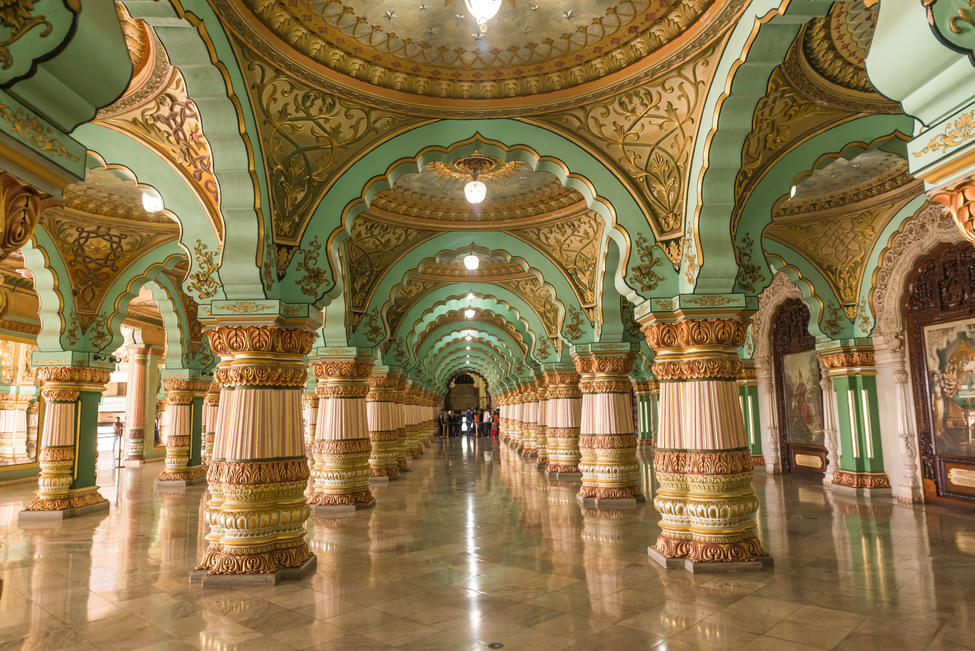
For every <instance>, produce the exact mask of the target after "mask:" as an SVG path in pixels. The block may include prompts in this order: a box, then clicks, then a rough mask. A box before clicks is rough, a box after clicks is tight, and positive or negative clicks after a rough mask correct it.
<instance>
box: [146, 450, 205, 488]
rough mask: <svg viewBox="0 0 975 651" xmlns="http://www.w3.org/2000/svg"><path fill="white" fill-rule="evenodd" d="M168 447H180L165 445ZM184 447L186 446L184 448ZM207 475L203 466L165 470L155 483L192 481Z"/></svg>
mask: <svg viewBox="0 0 975 651" xmlns="http://www.w3.org/2000/svg"><path fill="white" fill-rule="evenodd" d="M166 447H167V448H168V447H180V446H173V445H167V446H166ZM184 447H186V446H184ZM206 474H207V469H206V468H205V467H204V466H194V467H193V468H183V469H169V468H167V469H165V470H163V471H162V472H160V473H159V476H158V477H156V480H157V481H192V480H194V479H197V478H199V477H203V476H205V475H206Z"/></svg>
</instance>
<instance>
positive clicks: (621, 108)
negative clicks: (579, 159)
mask: <svg viewBox="0 0 975 651" xmlns="http://www.w3.org/2000/svg"><path fill="white" fill-rule="evenodd" d="M717 60H718V57H717V56H716V54H715V46H714V45H712V46H710V47H708V48H706V49H704V50H702V51H701V52H699V53H698V54H697V55H695V56H694V57H692V58H689V59H687V60H686V61H685V62H683V63H682V64H681V65H679V66H677V67H675V68H673V69H671V70H670V71H669V72H668V73H666V74H663V75H661V76H659V77H658V78H657V79H655V80H654V81H652V82H650V83H648V84H646V85H644V86H641V87H639V88H635V89H633V90H630V91H627V92H624V93H621V94H619V95H617V96H615V97H613V98H611V99H608V100H603V101H600V102H595V103H591V104H588V105H586V106H583V107H579V108H574V109H569V110H567V111H564V112H562V113H558V114H555V115H554V116H552V117H548V116H546V117H544V118H542V119H540V120H539V121H541V122H544V123H545V124H547V125H549V126H550V127H553V128H555V129H557V130H559V131H562V132H566V131H567V132H569V133H571V134H573V135H574V136H575V137H578V138H580V139H583V140H584V141H586V142H587V143H588V144H589V145H590V146H592V147H595V148H597V149H598V150H599V151H600V152H602V153H604V154H606V155H607V156H609V157H610V158H611V159H612V161H613V162H614V163H615V164H616V165H617V166H618V168H619V169H620V170H621V172H622V175H623V176H624V178H625V180H626V181H628V182H629V184H630V185H632V186H633V187H635V188H638V198H639V199H640V202H641V203H642V207H643V209H644V213H645V214H646V215H647V218H648V219H649V221H650V223H651V225H652V227H653V230H654V234H655V236H656V238H657V239H663V238H664V237H665V236H675V235H680V233H681V229H682V227H683V224H684V210H683V206H684V200H685V197H686V191H687V173H688V164H689V160H690V154H691V148H692V147H693V142H694V131H693V129H694V126H693V125H696V124H697V123H698V120H699V116H700V113H701V111H702V109H703V107H704V99H705V97H706V96H707V88H708V84H709V83H710V81H711V78H712V76H713V74H714V71H715V68H716V63H717Z"/></svg>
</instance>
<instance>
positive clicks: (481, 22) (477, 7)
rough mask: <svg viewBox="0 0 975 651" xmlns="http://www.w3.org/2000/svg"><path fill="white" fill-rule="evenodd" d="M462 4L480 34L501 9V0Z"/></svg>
mask: <svg viewBox="0 0 975 651" xmlns="http://www.w3.org/2000/svg"><path fill="white" fill-rule="evenodd" d="M464 4H466V5H467V11H469V12H470V14H471V15H472V16H474V20H476V21H477V27H478V29H480V30H481V33H482V34H483V33H484V32H486V31H487V21H489V20H491V19H492V18H494V17H495V16H496V15H497V14H498V10H500V9H501V0H464ZM471 203H477V202H476V201H472V202H471Z"/></svg>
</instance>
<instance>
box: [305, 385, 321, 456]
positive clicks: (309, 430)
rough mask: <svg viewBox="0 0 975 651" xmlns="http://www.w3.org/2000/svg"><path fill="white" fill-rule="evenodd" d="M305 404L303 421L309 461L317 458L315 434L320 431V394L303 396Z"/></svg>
mask: <svg viewBox="0 0 975 651" xmlns="http://www.w3.org/2000/svg"><path fill="white" fill-rule="evenodd" d="M301 399H302V402H303V403H304V414H303V415H302V419H303V422H304V425H305V455H306V456H307V457H308V458H309V459H314V458H315V452H314V450H315V439H316V438H317V437H316V435H315V432H317V431H318V402H319V398H318V394H317V393H307V392H306V393H304V394H303V395H302V398H301Z"/></svg>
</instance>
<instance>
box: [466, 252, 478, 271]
mask: <svg viewBox="0 0 975 651" xmlns="http://www.w3.org/2000/svg"><path fill="white" fill-rule="evenodd" d="M464 266H465V267H467V269H468V270H470V271H476V270H477V268H478V267H479V266H481V259H480V258H478V257H477V256H476V255H474V254H473V253H471V254H470V255H465V256H464Z"/></svg>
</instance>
